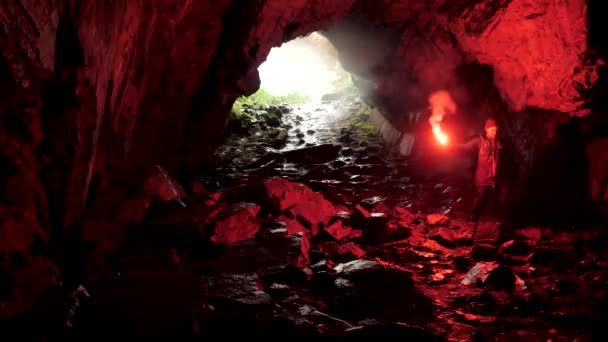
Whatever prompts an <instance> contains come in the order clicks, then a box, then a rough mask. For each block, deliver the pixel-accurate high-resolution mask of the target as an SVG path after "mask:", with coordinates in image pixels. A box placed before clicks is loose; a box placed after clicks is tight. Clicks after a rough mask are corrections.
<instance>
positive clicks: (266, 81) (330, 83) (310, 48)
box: [258, 32, 352, 102]
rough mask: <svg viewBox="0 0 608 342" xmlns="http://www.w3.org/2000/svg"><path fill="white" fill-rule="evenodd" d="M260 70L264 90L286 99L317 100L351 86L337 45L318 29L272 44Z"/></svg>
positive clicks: (299, 100)
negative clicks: (276, 44)
mask: <svg viewBox="0 0 608 342" xmlns="http://www.w3.org/2000/svg"><path fill="white" fill-rule="evenodd" d="M258 71H259V74H260V81H261V85H260V89H261V91H263V92H267V93H268V94H269V95H271V96H274V97H287V101H286V102H294V101H296V102H317V101H320V100H321V99H322V97H323V95H326V94H331V93H336V92H340V91H342V90H344V89H345V88H347V87H352V82H351V77H350V74H349V73H348V72H346V71H345V70H344V69H343V68H342V65H341V64H340V61H339V60H338V52H337V51H336V49H335V47H334V46H333V45H332V43H331V42H330V41H329V40H328V39H327V38H325V37H324V36H322V35H321V34H319V33H317V32H314V33H312V34H310V35H308V36H306V37H300V38H296V39H294V40H291V41H289V42H287V43H284V44H283V45H281V46H279V47H275V48H272V49H271V50H270V53H269V54H268V57H267V59H266V61H265V62H264V63H262V65H260V67H259V68H258ZM289 100H292V101H289Z"/></svg>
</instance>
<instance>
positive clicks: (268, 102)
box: [232, 88, 310, 117]
mask: <svg viewBox="0 0 608 342" xmlns="http://www.w3.org/2000/svg"><path fill="white" fill-rule="evenodd" d="M309 101H310V98H309V97H308V96H306V95H303V94H297V93H292V94H288V95H285V96H273V95H271V94H270V93H269V92H267V91H265V90H264V89H261V88H260V89H259V90H258V91H256V92H255V93H253V94H251V95H250V96H247V97H245V96H241V97H239V98H238V99H236V101H235V102H234V104H233V105H232V112H233V113H234V115H235V116H236V117H239V116H240V115H241V113H242V109H243V108H244V107H253V108H255V107H262V106H277V105H280V104H299V103H306V102H309Z"/></svg>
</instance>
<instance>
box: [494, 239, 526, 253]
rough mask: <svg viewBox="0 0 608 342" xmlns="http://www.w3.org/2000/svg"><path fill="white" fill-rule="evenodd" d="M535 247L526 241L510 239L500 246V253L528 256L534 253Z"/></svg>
mask: <svg viewBox="0 0 608 342" xmlns="http://www.w3.org/2000/svg"><path fill="white" fill-rule="evenodd" d="M532 250H533V248H532V247H531V246H530V245H529V244H528V243H527V242H526V241H514V240H509V241H507V242H505V243H503V244H502V246H500V248H499V249H498V253H499V254H500V255H515V256H527V255H530V253H532Z"/></svg>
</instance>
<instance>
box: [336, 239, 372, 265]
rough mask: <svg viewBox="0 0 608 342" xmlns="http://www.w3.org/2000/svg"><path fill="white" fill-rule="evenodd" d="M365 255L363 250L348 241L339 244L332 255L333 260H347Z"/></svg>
mask: <svg viewBox="0 0 608 342" xmlns="http://www.w3.org/2000/svg"><path fill="white" fill-rule="evenodd" d="M364 255H365V251H364V250H363V249H361V247H359V246H358V245H356V244H355V243H352V242H349V243H347V244H344V245H342V246H339V247H338V248H337V250H336V251H335V252H334V255H333V256H332V260H333V261H335V262H349V261H353V260H357V259H361V258H362V257H363V256H364Z"/></svg>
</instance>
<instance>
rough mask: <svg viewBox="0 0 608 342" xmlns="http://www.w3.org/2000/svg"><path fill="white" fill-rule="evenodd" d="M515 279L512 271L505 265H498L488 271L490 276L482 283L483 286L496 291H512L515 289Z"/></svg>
mask: <svg viewBox="0 0 608 342" xmlns="http://www.w3.org/2000/svg"><path fill="white" fill-rule="evenodd" d="M515 281H516V277H515V274H513V271H512V270H511V269H510V268H509V267H507V266H506V265H500V266H498V267H496V268H494V269H493V270H491V271H490V274H489V275H488V277H487V278H486V280H485V281H484V282H483V283H484V285H485V286H490V287H492V288H494V289H497V290H507V291H512V290H513V289H514V288H515Z"/></svg>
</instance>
